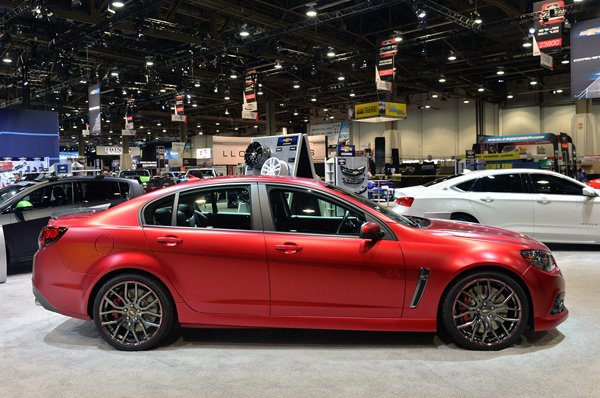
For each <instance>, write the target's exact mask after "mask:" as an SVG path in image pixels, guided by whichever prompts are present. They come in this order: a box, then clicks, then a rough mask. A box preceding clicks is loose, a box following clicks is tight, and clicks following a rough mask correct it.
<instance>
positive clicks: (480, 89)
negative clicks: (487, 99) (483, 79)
mask: <svg viewBox="0 0 600 398" xmlns="http://www.w3.org/2000/svg"><path fill="white" fill-rule="evenodd" d="M477 91H479V92H480V93H483V92H484V91H485V88H483V87H479V88H478V89H477Z"/></svg>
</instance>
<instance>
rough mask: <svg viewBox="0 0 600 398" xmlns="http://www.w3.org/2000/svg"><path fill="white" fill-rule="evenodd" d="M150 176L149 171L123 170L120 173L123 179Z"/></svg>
mask: <svg viewBox="0 0 600 398" xmlns="http://www.w3.org/2000/svg"><path fill="white" fill-rule="evenodd" d="M149 175H150V172H149V171H148V170H123V171H121V172H120V173H119V177H123V178H129V177H138V176H149Z"/></svg>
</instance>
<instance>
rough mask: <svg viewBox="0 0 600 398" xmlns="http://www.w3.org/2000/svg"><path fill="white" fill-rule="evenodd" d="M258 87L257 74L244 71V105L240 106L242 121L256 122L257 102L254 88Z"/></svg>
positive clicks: (252, 70) (254, 71) (253, 71)
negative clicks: (250, 120)
mask: <svg viewBox="0 0 600 398" xmlns="http://www.w3.org/2000/svg"><path fill="white" fill-rule="evenodd" d="M257 85H258V74H257V73H256V70H254V69H251V70H248V71H246V78H245V84H244V105H243V106H242V119H254V120H258V112H257V111H258V101H257V98H256V88H257Z"/></svg>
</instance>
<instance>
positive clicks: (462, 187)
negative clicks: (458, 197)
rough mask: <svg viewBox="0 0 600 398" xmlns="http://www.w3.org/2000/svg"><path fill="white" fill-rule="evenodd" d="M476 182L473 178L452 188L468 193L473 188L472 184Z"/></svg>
mask: <svg viewBox="0 0 600 398" xmlns="http://www.w3.org/2000/svg"><path fill="white" fill-rule="evenodd" d="M476 180H477V179H475V178H473V179H470V180H468V181H465V182H461V183H460V184H457V185H455V186H454V187H455V188H458V189H460V190H461V191H464V192H469V191H471V190H472V188H473V183H474V182H475V181H476Z"/></svg>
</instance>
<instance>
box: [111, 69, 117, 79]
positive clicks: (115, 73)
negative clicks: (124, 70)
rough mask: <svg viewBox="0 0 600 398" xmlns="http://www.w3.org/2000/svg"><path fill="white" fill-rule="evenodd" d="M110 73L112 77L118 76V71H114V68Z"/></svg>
mask: <svg viewBox="0 0 600 398" xmlns="http://www.w3.org/2000/svg"><path fill="white" fill-rule="evenodd" d="M110 75H111V76H112V77H118V76H119V72H118V71H116V70H113V71H112V72H110Z"/></svg>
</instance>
